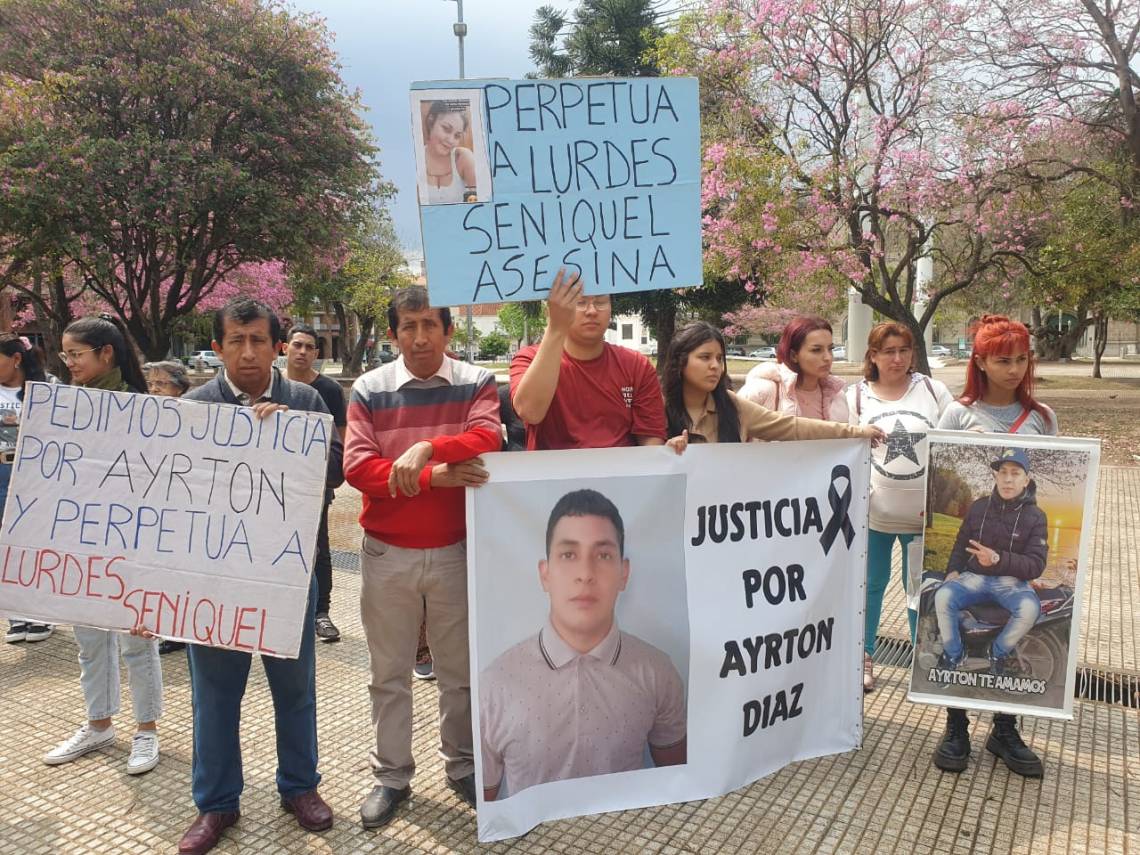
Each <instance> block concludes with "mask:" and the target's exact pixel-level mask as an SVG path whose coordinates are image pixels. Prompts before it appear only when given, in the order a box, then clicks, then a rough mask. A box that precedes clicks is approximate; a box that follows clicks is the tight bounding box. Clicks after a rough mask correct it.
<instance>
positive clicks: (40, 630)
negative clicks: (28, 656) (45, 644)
mask: <svg viewBox="0 0 1140 855" xmlns="http://www.w3.org/2000/svg"><path fill="white" fill-rule="evenodd" d="M53 632H55V627H54V626H52V625H51V624H50V623H30V624H28V631H27V633H26V634H25V636H24V640H25V641H27V642H29V643H31V642H33V641H43V640H44V639H47V638H51V634H52V633H53Z"/></svg>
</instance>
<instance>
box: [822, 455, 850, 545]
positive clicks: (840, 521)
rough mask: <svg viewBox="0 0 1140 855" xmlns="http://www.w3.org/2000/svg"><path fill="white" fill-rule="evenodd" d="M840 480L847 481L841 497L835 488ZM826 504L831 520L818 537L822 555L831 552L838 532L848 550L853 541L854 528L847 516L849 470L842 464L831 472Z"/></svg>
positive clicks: (848, 505) (848, 506)
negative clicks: (829, 509) (828, 506)
mask: <svg viewBox="0 0 1140 855" xmlns="http://www.w3.org/2000/svg"><path fill="white" fill-rule="evenodd" d="M840 478H846V479H847V485H846V486H845V487H844V488H843V493H842V495H841V494H840V492H839V490H837V489H836V488H835V485H836V484H837V483H838V482H839V479H840ZM827 503H828V504H829V505H830V506H831V519H829V520H828V521H827V527H826V528H824V530H823V534H821V535H820V537H819V543H820V545H821V546H822V547H823V554H824V555H827V554H828V553H830V552H831V546H832V544H834V543H835V538H836V536H837V535H838V534H839V532H841V531H842V532H843V539H844V540H845V541H846V542H847V548H848V549H850V548H851V541H853V540H854V539H855V527H854V526H853V525H851V516H850V515H849V514H848V510H849V509H850V507H851V470H850V469H848V468H847V467H846V466H843V465H842V464H840V465H839V466H836V467H834V468H832V470H831V483H830V484H829V485H828V486H827Z"/></svg>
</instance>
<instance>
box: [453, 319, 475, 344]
mask: <svg viewBox="0 0 1140 855" xmlns="http://www.w3.org/2000/svg"><path fill="white" fill-rule="evenodd" d="M452 320H453V321H455V323H454V325H453V326H454V332H453V333H452V335H451V349H452V350H453V351H460V352H464V351H466V350H467V325H466V324H464V323H460V322H459V319H458V318H453V319H452ZM482 339H483V331H482V330H480V329H479V327H476V326H472V327H471V342H472V344H474V345H475V348H476V349H478V347H479V342H480V341H482Z"/></svg>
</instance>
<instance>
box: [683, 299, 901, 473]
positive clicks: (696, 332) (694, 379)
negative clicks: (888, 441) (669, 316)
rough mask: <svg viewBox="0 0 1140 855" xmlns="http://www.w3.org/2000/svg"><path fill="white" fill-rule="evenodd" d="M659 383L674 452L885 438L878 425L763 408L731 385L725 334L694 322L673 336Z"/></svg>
mask: <svg viewBox="0 0 1140 855" xmlns="http://www.w3.org/2000/svg"><path fill="white" fill-rule="evenodd" d="M661 385H662V387H663V389H664V392H665V416H666V418H667V419H668V422H669V436H670V437H671V439H670V440H669V442H668V445H669V446H670V447H671V448H673V450H674V451H676V452H677V453H678V454H680V453H681V452H683V451H684V450H685V448H686V446H687V445H688V444H689V443H690V442H747V441H749V440H754V439H762V440H798V439H841V438H865V439H870V440H871V441H872V443H877V442H878V441H879V440H881V439H883V432H882V431H881V430H879V428H877V427H873V426H867V427H860V426H858V425H846V424H840V423H838V422H827V421H820V420H818V419H807V418H801V417H799V416H792V415H787V414H784V413H779V412H776V411H774V410H769V409H766V408H765V407H762V406H760V405H759V404H754V403H752V402H751V401H747V400H745V399H743V398H740V397H738V396H737V395H736V394H735V393H734V392H732V391H731V390H730V389H729V383H728V373H727V372H726V371H725V364H724V336H722V335H721V334H720V331H719V330H718V329H717V328H716V327H714V326H712V325H711V324H708V323H705V322H704V321H697V322H696V323H692V324H689V325H688V326H687V327H685V328H684V329H682V330H681V331H680V332H678V333H677V334H676V335H675V336H674V337H673V345H672V347H671V348H670V350H669V361H668V364H667V365H666V366H665V374H664V377H663V379H662V382H661Z"/></svg>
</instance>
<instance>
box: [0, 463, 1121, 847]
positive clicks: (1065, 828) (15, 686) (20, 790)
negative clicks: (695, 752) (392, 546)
mask: <svg viewBox="0 0 1140 855" xmlns="http://www.w3.org/2000/svg"><path fill="white" fill-rule="evenodd" d="M358 502H359V498H358V497H357V496H356V495H355V494H354V493H353V491H351V490H350V489H348V488H344V489H342V490H341V491H340V492H339V494H338V498H337V501H336V504H335V506H334V509H333V519H332V532H333V535H332V536H333V547H334V550H335V552H336V564H337V565H338V566H337V570H336V573H335V592H334V597H333V600H334V611H333V617H334V619H335V621H336V623H337V625H338V626H339V627H340V628H341V631H342V633H343V636H344V640H343V641H341V642H340V643H338V644H332V645H323V644H322V645H319V646H318V662H317V669H318V670H317V679H318V715H319V725H320V745H321V771H322V773H323V775H324V781H323V783H322V785H321V793H322V795H323V796H324V797H325V798H326V799H327V800H328V802H329V803H330V805H331V806H332V807H333V809H334V811H335V812H336V816H337V819H336V823H335V825H334V827H333V829H332V830H331V831H329V832H327V833H325V834H308V833H305V832H303V831H301V830H300V829H299V828H298V827H297V825H296V823H295V822H294V820H293V818H292V817H291V816H290V815H288V814H285V813H284V812H283V811H282V810H281V809H280V807H279V806H278V803H277V797H276V791H275V787H274V779H273V776H274V769H275V765H276V759H275V753H274V751H275V749H274V735H273V715H272V705H271V702H270V698H269V693H268V691H267V689H266V686H265V682H264V679H263V675H262V674H261V669H260V666H259V665H255V666H254V669H253V672H252V674H251V677H250V689H249V692H248V694H247V697H246V703H245V708H244V718H243V721H244V726H243V731H242V736H243V744H244V746H245V754H244V760H245V778H246V790H245V796H244V799H243V802H242V812H243V813H242V818H241V820H240V822H239V824H238V826H237V827H236V829H233V830H231V831H230V832H227V834H226V836H225V839H224V841H223V843H222V844H221V845H220V847H219V848H218V849H217V850H215V851H217V852H221V853H237V852H242V853H315V854H316V853H355V852H394V853H417V852H424V853H452V852H471V851H475V850H476V849H480V850H483V851H489V852H517V853H536V855H537V853H551V852H554V853H584V852H589V853H595V852H596V853H614V852H634V853H636V852H653V853H702V855H704V853H716V852H748V853H752V852H756V853H796V852H813V851H819V852H859V853H862V852H876V853H879V852H882V853H905V855H919V853H991V852H992V853H1007V852H1008V853H1046V852H1048V853H1067V852H1090V853H1140V711H1138V710H1137V709H1136V708H1135V705H1133V707H1132V708H1128V707H1126V706H1124V705H1122V704H1119V703H1115V704H1110V703H1101V702H1094V701H1085V700H1081V701H1078V702H1077V703H1076V718H1075V720H1074V721H1073V722H1069V723H1062V722H1056V721H1048V720H1045V719H1027V720H1026V721H1025V727H1024V731H1025V735H1026V738H1027V740H1028V741H1029V742H1030V743H1031V744H1032V745H1033V746H1034V747H1035V748H1036V749H1038V750H1039V751H1040V752H1041V753H1042V754H1043V756H1044V761H1045V777H1044V779H1043V780H1040V781H1030V780H1024V779H1021V778H1019V777H1017V776H1016V775H1013V774H1011V773H1009V772H1007V771H1006V769H1005V767H1004V766H1003V765H1000V764H999V763H995V761H994V759H993V758H992V757H991V756H990V755H988V754H986V753H985V751H984V750H983V749H982V745H983V743H984V741H985V735H986V733H987V731H988V726H989V725H988V716H987V717H985V720H984V721H983V723H982V724H981V725H980V726H975V728H974V730H975V732H974V735H973V747H974V754H973V756H972V758H971V763H970V768H969V770H968V771H967V772H965V773H964V774H962V775H960V776H956V775H949V774H944V773H941V772H939V771H937V770H936V769H934V768H933V767H932V766H931V763H930V752H931V750H932V749H933V748H934V746H935V744H936V742H937V741H938V738H939V736H940V734H941V730H942V722H943V717H942V710H941V709H937V708H934V707H925V706H917V705H912V704H910V703H908V702H907V701H906V686H905V681H906V676H907V672H906V671H905V670H904V669H903V668H902V667H898V666H892V665H889V664H888V665H885V666H884V667H882V669H881V672H880V675H881V680H880V688H879V690H878V691H876V692H875V693H873V694H872V695H870V696H868V698H867V702H866V706H865V716H866V728H865V733H866V741H865V744H864V746H863V748H862V750H860V751H855V752H850V753H848V754H843V755H839V756H834V757H827V758H823V759H820V760H815V761H809V762H804V763H798V764H795V765H792V766H790V767H787V768H785V769H784V770H782V771H781V772H779V773H777V774H775V775H772V776H771V777H769V778H766V779H764V780H762V781H758V782H756V783H755V784H753V785H751V786H749V787H745V788H743V789H741V790H738V791H736V792H733V793H729V794H728V795H726V796H723V797H721V798H715V799H709V800H707V801H703V802H693V803H689V804H680V805H671V806H667V807H659V808H650V809H645V810H638V811H629V812H624V813H614V814H607V815H603V816H595V817H587V818H581V819H574V820H566V821H561V822H554V823H548V824H546V825H543V826H540V827H538V828H536V829H535V830H533V831H532V832H530V834H528V835H526V836H525V837H522V838H520V839H518V840H515V841H510V842H506V843H502V844H496V845H493V846H484V847H479V846H477V844H476V843H475V822H474V815H473V813H472V812H471V811H470V810H468V809H467V808H466V807H464V806H463V805H461V804H460V803H459V801H458V800H457V799H456V797H455V796H454V795H453V794H452V793H451V791H450V790H449V789H448V788H447V787H446V786H445V784H444V782H443V767H442V763H441V761H440V760H439V759H438V757H437V756H436V751H435V749H436V688H435V685H434V684H433V683H421V682H419V681H415V685H414V687H413V688H414V691H415V710H416V721H415V733H416V740H415V754H416V760H417V762H418V764H419V769H418V771H417V776H416V779H415V781H414V783H413V788H414V796H413V799H412V801H411V804H410V809H408V810H402V811H401V812H400V813H399V815H398V817H397V818H396V819H395V820H394V821H393V822H392V824H391V825H389V826H388V827H387V828H384V829H381V830H379V831H377V832H366V831H364V830H362V829H361V828H360V826H359V824H358V822H357V809H358V807H359V803H360V800H361V799H362V798H363V796H364V795H365V794H366V793H367V791H368V789H369V786H370V776H369V771H368V762H367V752H368V747H369V742H370V729H371V728H370V723H369V706H368V693H367V671H368V665H367V650H366V647H365V643H364V638H363V633H362V631H361V628H360V621H359V616H358V613H357V600H358V597H359V590H360V577H359V574H358V572H357V569H356V556H355V550H356V549H357V547H358V545H359V538H360V530H359V528H358V527H357V525H356V521H355V516H356V509H357V507H358ZM1097 517H1098V519H1097V538H1096V543H1095V552H1094V555H1093V566H1094V577H1093V579H1092V583H1091V585H1090V590H1091V592H1092V593H1091V596H1090V597H1089V598H1088V600H1087V602H1086V606H1085V614H1084V627H1085V632H1084V643H1083V647H1082V651H1081V657H1080V661H1081V663H1082V664H1083V665H1086V666H1089V667H1090V668H1094V669H1098V671H1101V672H1105V673H1115V674H1125V675H1131V676H1132V677H1133V678H1136V677H1137V676H1140V675H1138V668H1137V654H1136V650H1137V640H1138V633H1140V469H1132V468H1114V467H1104V468H1103V469H1102V472H1101V479H1100V491H1099V496H1098V511H1097ZM884 618H885V619H884V625H883V629H882V633H883V635H884V636H885V637H887V638H894V639H899V640H901V639H902V638H903V636H904V634H905V616H904V615H903V611H902V598H901V595H900V593H899V590H898V587H897V583H896V582H895V580H892V586H891V589H890V594H889V596H888V600H887V604H886V606H885V609H884ZM902 647H903V646H902V645H901V644H889V643H888V644H885V645H883V646H882V648H881V655H884V656H886V657H888V658H892V661H897V659H898V656H897V655H896V654H897V652H898V651H899V650H900V649H902ZM892 651H894V652H893V653H892ZM163 661H164V666H165V668H164V675H165V680H166V713H165V715H164V716H163V718H162V720H161V722H160V728H161V738H162V751H163V760H162V763H161V764H160V765H159V767H158V768H157V769H155V770H154V771H153V772H150V773H149V774H146V775H143V776H140V777H137V778H132V777H129V776H127V775H126V774H125V773H124V768H125V764H126V758H127V753H128V750H129V741H130V736H129V734H130V731H129V727H130V716H129V712H128V714H127V715H126V716H123V715H120V716H119V719H118V723H119V724H120V725H122V726H123V727H125V728H127V730H125V731H120V734H119V739H118V742H117V744H116V746H115V748H114V749H113V750H106V751H103V752H98V753H95V754H93V755H88V756H87V757H84V758H82V759H80V760H79V761H77V762H75V763H73V764H70V765H67V766H58V767H53V768H49V767H47V766H45V765H43V763H42V762H41V760H40V757H41V756H42V755H43V753H44V752H45V751H47V750H48V749H49V748H51V747H52V746H54V745H55V744H56V742H58V741H59V740H61V739H63V738H64V737H66V736H68V735H70V734H71V733H72V731H73V730H74V729H75V728H76V727H77V726H78V725H79V724H80V723H81V722H82V720H83V716H84V712H83V699H82V695H81V692H80V689H79V666H78V663H77V662H76V648H75V645H74V642H73V639H72V635H71V631H70V630H69V629H66V628H65V629H62V630H60V631H58V632H57V633H56V634H55V635H54V636H53V637H52V638H51V639H49V640H48V641H46V642H42V643H39V644H35V645H27V644H20V645H0V722H2V723H3V724H2V725H0V855H33V853H35V855H39V853H52V855H54V853H67V855H79V853H107V855H120V853H124V855H129V853H139V855H142V853H152V852H174V851H175V848H176V844H177V841H178V838H179V837H180V836H181V834H182V832H183V831H184V830H185V827H186V825H187V824H188V823H189V822H190V820H191V819H192V818H193V816H194V807H193V804H192V802H191V800H190V792H189V780H190V759H191V717H190V700H189V678H188V675H187V671H186V661H185V658H184V656H182V655H181V654H175V655H173V656H167V657H164V659H163ZM1137 684H1138V683H1137V682H1133V683H1132V684H1131V685H1132V686H1133V690H1135V689H1134V687H1135V686H1136V685H1137ZM971 717H972V718H975V720H976V717H975V716H971Z"/></svg>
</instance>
